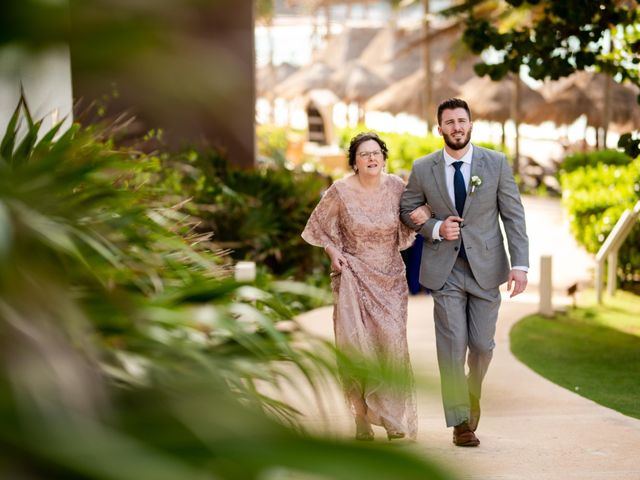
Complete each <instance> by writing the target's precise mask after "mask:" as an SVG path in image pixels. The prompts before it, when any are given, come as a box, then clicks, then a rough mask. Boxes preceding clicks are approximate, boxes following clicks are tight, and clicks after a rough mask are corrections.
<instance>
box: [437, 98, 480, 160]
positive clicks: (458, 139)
mask: <svg viewBox="0 0 640 480" xmlns="http://www.w3.org/2000/svg"><path fill="white" fill-rule="evenodd" d="M471 130H473V123H472V122H471V120H469V115H467V111H466V110H465V109H464V108H455V109H453V110H451V109H447V110H443V111H442V120H441V123H440V125H438V132H439V133H440V135H442V137H443V138H444V143H446V144H447V146H448V147H449V148H451V149H452V150H461V149H463V148H464V147H466V146H467V144H468V143H469V140H471Z"/></svg>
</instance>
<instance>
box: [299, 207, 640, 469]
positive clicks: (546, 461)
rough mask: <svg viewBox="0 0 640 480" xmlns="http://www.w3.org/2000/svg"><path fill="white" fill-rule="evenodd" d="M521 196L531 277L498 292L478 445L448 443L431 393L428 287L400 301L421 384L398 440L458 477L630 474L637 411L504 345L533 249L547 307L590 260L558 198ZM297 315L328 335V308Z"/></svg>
mask: <svg viewBox="0 0 640 480" xmlns="http://www.w3.org/2000/svg"><path fill="white" fill-rule="evenodd" d="M524 202H525V209H526V212H527V223H528V233H529V236H530V239H531V263H532V269H531V272H530V275H529V276H530V281H531V283H530V286H529V288H528V290H527V292H525V294H523V295H521V296H520V297H516V299H513V300H511V299H509V298H508V296H507V295H506V291H505V292H504V296H503V303H502V307H501V311H500V317H499V320H498V330H497V334H496V343H497V347H496V350H495V354H494V358H493V361H492V364H491V367H490V369H489V373H488V374H487V377H486V379H485V382H484V390H483V399H482V418H481V421H480V426H479V428H478V432H477V434H478V437H479V438H480V439H481V442H482V444H481V445H480V447H478V448H460V447H455V446H453V444H452V443H451V434H452V432H451V429H447V428H446V426H445V423H444V414H443V411H442V404H441V401H440V394H439V381H438V371H437V360H436V353H435V338H434V331H433V330H434V329H433V313H432V307H433V303H432V300H431V297H430V296H428V295H418V296H413V297H411V298H410V300H409V323H408V332H409V347H410V351H411V358H412V363H413V367H414V371H415V373H416V375H417V377H418V378H419V379H420V380H421V384H422V386H421V388H420V389H419V391H418V415H419V419H420V424H419V436H418V443H417V444H416V445H415V446H411V447H408V448H413V449H416V450H417V451H419V452H421V453H424V454H425V455H427V456H428V457H429V458H432V459H435V460H436V461H438V462H441V463H442V464H443V465H444V466H445V467H447V468H449V469H452V470H453V471H455V472H457V473H458V474H459V478H462V479H473V480H476V479H477V480H480V479H482V480H494V479H495V480H498V479H500V480H512V479H513V480H516V479H518V480H520V479H527V480H534V479H535V480H573V479H575V480H614V479H615V480H640V460H638V458H640V420H636V419H632V418H630V417H626V416H624V415H622V414H619V413H617V412H615V411H613V410H610V409H608V408H605V407H602V406H600V405H598V404H596V403H594V402H592V401H590V400H587V399H585V398H582V397H580V396H579V395H577V394H575V393H573V392H571V391H568V390H565V389H564V388H561V387H558V386H557V385H555V384H553V383H551V382H549V381H547V380H545V379H544V378H542V377H541V376H539V375H538V374H536V373H534V372H533V371H531V370H530V369H529V368H528V367H526V366H524V365H523V364H521V363H520V362H519V361H518V360H517V359H516V358H515V357H514V356H513V355H512V354H511V352H510V349H509V330H510V329H511V327H512V325H513V324H514V323H515V322H517V321H518V320H519V319H521V318H522V317H524V316H526V315H528V314H530V313H535V312H536V311H537V306H538V297H537V283H538V278H539V277H538V272H537V270H538V265H539V257H540V255H541V254H547V253H551V252H552V248H553V262H554V273H553V280H554V286H555V287H556V288H555V290H556V296H555V298H554V304H555V305H557V306H560V305H561V304H563V303H564V304H566V303H568V302H569V299H567V298H566V296H565V294H564V292H565V291H566V287H568V286H569V285H571V284H572V283H575V282H576V281H577V282H579V283H580V284H581V285H583V284H586V283H588V282H589V279H590V274H591V270H592V267H593V260H592V258H591V256H589V255H587V254H585V253H584V252H582V251H581V250H580V249H579V248H578V247H577V246H576V244H575V242H574V241H573V239H572V237H571V235H570V234H569V231H568V225H567V222H566V220H565V218H564V217H563V214H562V209H561V207H560V204H559V201H557V200H550V199H538V198H525V199H524ZM551 247H552V248H551ZM503 290H506V289H503ZM300 321H301V322H302V324H303V325H304V327H305V328H307V329H308V330H310V331H311V332H313V333H316V334H318V335H321V336H324V337H326V338H332V324H331V308H321V309H318V310H314V311H312V312H308V313H307V314H305V315H303V316H302V317H301V318H300ZM639 381H640V379H639ZM332 395H333V396H334V397H335V398H334V401H333V403H332V405H331V406H330V408H329V410H330V411H329V412H328V415H327V419H328V422H329V423H330V427H329V428H330V430H331V431H332V432H335V433H336V434H337V435H345V436H351V435H352V429H353V426H352V419H351V417H350V414H349V413H348V412H347V410H346V409H345V408H344V406H343V403H342V402H341V401H339V400H338V398H339V396H340V395H339V393H338V392H337V390H336V391H334V392H333V393H332ZM639 401H640V400H639ZM310 423H316V425H315V426H316V427H317V423H318V420H313V421H312V420H311V418H310ZM311 426H312V427H313V426H314V425H311ZM323 428H326V426H325V427H323ZM376 435H377V438H379V439H380V440H379V441H385V442H386V437H385V435H384V431H383V430H381V429H377V428H376ZM399 480H400V479H399Z"/></svg>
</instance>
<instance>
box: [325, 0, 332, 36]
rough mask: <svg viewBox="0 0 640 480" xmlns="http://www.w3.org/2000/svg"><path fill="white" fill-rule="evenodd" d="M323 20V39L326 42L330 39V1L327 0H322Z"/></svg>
mask: <svg viewBox="0 0 640 480" xmlns="http://www.w3.org/2000/svg"><path fill="white" fill-rule="evenodd" d="M324 21H325V28H326V32H325V35H324V40H325V42H328V41H329V40H330V39H331V2H330V1H329V0H325V1H324Z"/></svg>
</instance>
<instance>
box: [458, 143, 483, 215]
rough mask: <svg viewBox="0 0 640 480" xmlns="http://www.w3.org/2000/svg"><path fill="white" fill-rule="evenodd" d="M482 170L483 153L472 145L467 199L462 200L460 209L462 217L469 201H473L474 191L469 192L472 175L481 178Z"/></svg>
mask: <svg viewBox="0 0 640 480" xmlns="http://www.w3.org/2000/svg"><path fill="white" fill-rule="evenodd" d="M484 170H485V159H484V155H483V153H482V151H481V150H480V149H479V148H475V147H474V149H473V157H472V158H471V177H469V187H468V188H467V199H466V200H465V202H464V209H463V211H462V217H463V218H464V217H465V216H466V215H467V211H469V207H470V206H471V203H473V199H474V198H475V196H476V195H475V192H474V193H471V190H472V188H473V186H472V185H471V179H472V178H473V177H474V176H478V177H480V178H482V177H483V174H484ZM476 188H478V187H476Z"/></svg>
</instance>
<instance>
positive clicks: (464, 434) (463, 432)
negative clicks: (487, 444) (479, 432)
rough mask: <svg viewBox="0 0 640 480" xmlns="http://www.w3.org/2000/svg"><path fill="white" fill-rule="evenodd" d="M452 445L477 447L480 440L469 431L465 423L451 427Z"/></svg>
mask: <svg viewBox="0 0 640 480" xmlns="http://www.w3.org/2000/svg"><path fill="white" fill-rule="evenodd" d="M453 443H454V444H455V445H456V446H458V447H477V446H478V445H480V440H479V439H478V437H476V434H475V433H473V432H472V431H471V429H470V428H469V425H468V424H467V422H462V423H461V424H460V425H456V426H455V427H453Z"/></svg>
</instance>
